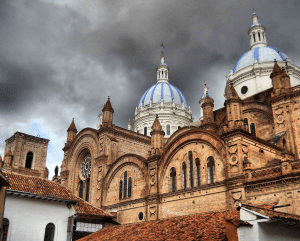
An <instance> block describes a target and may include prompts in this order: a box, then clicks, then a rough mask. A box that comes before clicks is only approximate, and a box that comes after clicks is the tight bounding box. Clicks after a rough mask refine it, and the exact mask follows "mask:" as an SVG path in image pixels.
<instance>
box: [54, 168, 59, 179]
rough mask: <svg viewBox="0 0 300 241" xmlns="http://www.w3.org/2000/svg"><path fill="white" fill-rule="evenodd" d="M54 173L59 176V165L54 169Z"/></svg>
mask: <svg viewBox="0 0 300 241" xmlns="http://www.w3.org/2000/svg"><path fill="white" fill-rule="evenodd" d="M54 175H55V176H56V177H57V176H58V166H56V167H55V169H54Z"/></svg>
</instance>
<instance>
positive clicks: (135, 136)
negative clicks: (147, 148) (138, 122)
mask: <svg viewBox="0 0 300 241" xmlns="http://www.w3.org/2000/svg"><path fill="white" fill-rule="evenodd" d="M102 133H111V134H113V135H115V136H122V137H125V138H129V139H132V140H135V141H138V142H142V143H145V144H147V145H151V137H149V136H145V135H142V134H139V133H136V132H133V131H130V130H126V129H123V128H121V127H118V126H115V125H113V126H112V127H108V126H102V127H101V128H100V129H99V130H98V135H101V134H102Z"/></svg>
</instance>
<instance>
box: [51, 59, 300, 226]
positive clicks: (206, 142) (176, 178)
mask: <svg viewBox="0 0 300 241" xmlns="http://www.w3.org/2000/svg"><path fill="white" fill-rule="evenodd" d="M270 77H271V79H272V81H273V85H274V88H271V89H268V90H266V91H264V92H261V93H259V94H257V95H255V96H251V97H248V98H246V99H243V100H242V99H241V98H240V97H239V95H238V93H237V92H236V90H235V88H234V85H233V84H232V85H230V88H229V90H228V94H227V99H226V101H225V103H224V105H225V106H224V108H221V109H219V110H216V111H213V101H212V99H211V98H210V97H209V96H208V95H206V97H205V98H204V102H203V104H202V108H203V120H202V121H201V123H200V126H186V127H183V128H181V129H179V130H177V131H176V132H175V133H173V135H171V137H169V138H167V139H165V138H164V136H165V132H164V130H163V128H162V126H161V123H160V119H159V117H156V119H155V121H154V123H153V125H152V131H151V133H150V134H151V137H148V136H145V135H141V134H138V133H135V132H133V131H129V130H126V129H123V128H120V127H117V126H115V125H113V123H112V113H113V108H112V106H111V103H110V100H108V101H107V103H106V105H105V106H104V108H103V117H105V116H107V119H105V118H104V119H103V122H102V125H101V126H100V129H99V130H95V129H91V128H86V129H83V130H82V131H80V132H79V133H78V134H77V133H76V135H75V137H74V139H73V140H71V139H72V138H71V139H70V138H67V139H68V140H71V141H70V143H69V144H68V142H67V143H66V146H65V148H64V152H65V157H64V160H63V163H62V167H61V175H60V177H59V178H57V179H56V181H57V182H60V183H61V184H62V185H64V186H66V187H68V188H69V189H70V190H72V192H73V193H74V194H75V195H79V193H80V192H82V191H83V198H86V199H88V200H89V202H90V203H91V204H93V205H96V206H98V207H101V208H103V209H105V210H108V211H112V212H115V211H116V212H117V221H118V222H120V223H135V222H143V221H147V220H156V219H161V218H168V217H172V216H180V215H188V214H193V213H201V212H207V211H217V210H222V209H226V208H234V207H236V206H237V205H238V203H240V202H244V203H249V204H253V205H258V204H261V203H270V202H277V203H278V205H286V204H289V206H286V207H282V208H278V210H280V211H286V212H289V213H292V214H298V215H299V214H300V208H299V203H300V160H299V154H300V153H299V152H300V146H299V141H300V140H299V138H300V135H299V133H300V132H299V131H298V129H299V128H298V127H299V115H300V114H299V113H300V112H299V113H298V110H299V103H300V88H299V86H296V87H291V85H290V78H289V75H288V74H287V72H286V70H284V69H282V68H280V67H279V65H278V64H277V63H276V62H275V63H274V67H273V71H272V75H271V76H270ZM106 112H109V113H106ZM71 125H73V124H71ZM74 126H75V124H74ZM71 129H72V128H71ZM69 130H70V128H69ZM73 131H74V132H75V131H77V130H76V128H73ZM69 133H70V131H69V132H68V135H69ZM87 153H89V154H90V155H91V166H90V176H89V178H88V179H89V181H87V179H84V178H83V177H82V175H81V170H82V161H83V159H84V156H86V154H87ZM81 181H83V183H84V185H82V186H80V182H81ZM87 183H89V184H88V185H87ZM80 189H81V190H80ZM87 189H89V190H87ZM86 193H88V197H86Z"/></svg>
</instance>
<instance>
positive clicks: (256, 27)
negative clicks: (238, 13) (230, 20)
mask: <svg viewBox="0 0 300 241" xmlns="http://www.w3.org/2000/svg"><path fill="white" fill-rule="evenodd" d="M248 35H249V38H250V49H255V48H257V47H265V46H267V38H266V29H265V27H263V26H262V25H261V24H260V23H259V22H258V18H257V16H256V14H255V13H253V16H252V25H251V27H250V29H249V31H248Z"/></svg>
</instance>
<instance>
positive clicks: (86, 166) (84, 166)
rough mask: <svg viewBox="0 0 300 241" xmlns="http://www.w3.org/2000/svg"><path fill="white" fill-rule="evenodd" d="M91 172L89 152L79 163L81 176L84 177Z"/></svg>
mask: <svg viewBox="0 0 300 241" xmlns="http://www.w3.org/2000/svg"><path fill="white" fill-rule="evenodd" d="M90 174H91V154H87V155H85V157H84V158H83V160H82V163H81V176H82V177H83V178H84V179H86V178H89V177H90Z"/></svg>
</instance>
